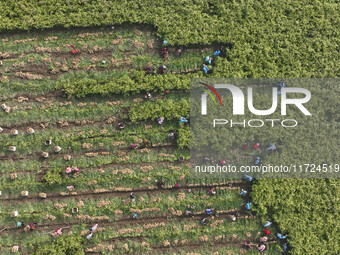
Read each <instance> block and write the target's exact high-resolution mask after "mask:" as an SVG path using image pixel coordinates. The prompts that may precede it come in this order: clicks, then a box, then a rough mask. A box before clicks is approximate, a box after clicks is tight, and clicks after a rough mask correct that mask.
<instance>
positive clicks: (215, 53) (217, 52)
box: [214, 50, 221, 58]
mask: <svg viewBox="0 0 340 255" xmlns="http://www.w3.org/2000/svg"><path fill="white" fill-rule="evenodd" d="M220 54H221V51H220V50H217V51H215V52H214V57H215V58H216V57H217V56H218V55H220Z"/></svg>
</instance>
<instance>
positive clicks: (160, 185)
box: [156, 179, 164, 188]
mask: <svg viewBox="0 0 340 255" xmlns="http://www.w3.org/2000/svg"><path fill="white" fill-rule="evenodd" d="M156 182H157V186H158V188H162V187H163V185H164V180H163V179H162V180H159V181H157V180H156Z"/></svg>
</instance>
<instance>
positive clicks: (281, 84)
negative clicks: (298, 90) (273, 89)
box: [275, 80, 286, 95]
mask: <svg viewBox="0 0 340 255" xmlns="http://www.w3.org/2000/svg"><path fill="white" fill-rule="evenodd" d="M275 85H276V86H277V87H278V88H279V89H278V91H277V94H278V95H281V89H282V88H285V87H286V84H285V83H284V82H283V80H282V81H280V82H279V83H277V84H275Z"/></svg>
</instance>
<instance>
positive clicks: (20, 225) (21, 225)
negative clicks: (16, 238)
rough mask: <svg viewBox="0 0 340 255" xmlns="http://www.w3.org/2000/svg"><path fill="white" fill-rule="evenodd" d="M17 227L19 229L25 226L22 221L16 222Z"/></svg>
mask: <svg viewBox="0 0 340 255" xmlns="http://www.w3.org/2000/svg"><path fill="white" fill-rule="evenodd" d="M17 227H18V228H21V227H25V224H24V223H23V222H22V221H19V222H17Z"/></svg>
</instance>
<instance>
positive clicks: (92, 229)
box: [90, 224, 98, 233]
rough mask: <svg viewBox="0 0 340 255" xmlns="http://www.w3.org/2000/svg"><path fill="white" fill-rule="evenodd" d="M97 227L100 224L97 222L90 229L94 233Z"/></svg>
mask: <svg viewBox="0 0 340 255" xmlns="http://www.w3.org/2000/svg"><path fill="white" fill-rule="evenodd" d="M97 228H98V224H95V225H93V226H92V227H91V228H90V231H91V232H92V233H93V232H95V231H96V230H97Z"/></svg>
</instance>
